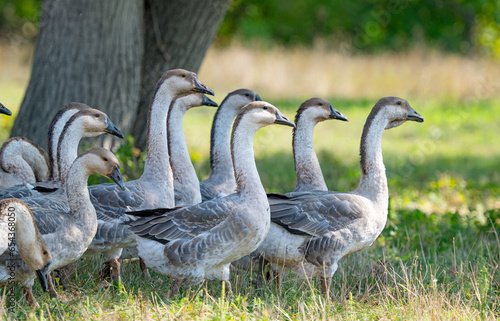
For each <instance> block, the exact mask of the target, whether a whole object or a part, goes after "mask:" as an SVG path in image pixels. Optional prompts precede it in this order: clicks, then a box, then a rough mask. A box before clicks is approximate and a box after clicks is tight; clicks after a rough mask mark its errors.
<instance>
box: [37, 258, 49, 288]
mask: <svg viewBox="0 0 500 321" xmlns="http://www.w3.org/2000/svg"><path fill="white" fill-rule="evenodd" d="M50 263H52V261H50V262H49V263H47V264H46V265H45V266H44V267H43V268H41V269H40V270H37V271H36V276H37V277H38V281H40V285H41V286H42V290H43V292H47V289H48V283H47V274H48V273H47V270H48V269H49V265H50Z"/></svg>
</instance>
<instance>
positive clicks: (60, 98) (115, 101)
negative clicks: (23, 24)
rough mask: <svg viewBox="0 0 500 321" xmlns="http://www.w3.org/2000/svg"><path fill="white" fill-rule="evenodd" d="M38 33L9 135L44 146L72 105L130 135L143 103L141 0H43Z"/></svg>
mask: <svg viewBox="0 0 500 321" xmlns="http://www.w3.org/2000/svg"><path fill="white" fill-rule="evenodd" d="M39 30H40V33H39V35H38V38H37V45H36V48H35V55H34V60H33V70H32V74H31V79H30V82H29V85H28V89H27V91H26V94H25V97H24V100H23V103H22V105H21V109H20V111H19V115H18V116H17V119H16V121H15V123H14V128H13V130H12V133H11V135H21V136H25V137H28V138H29V139H31V140H33V141H34V142H35V143H38V144H40V145H42V146H45V147H46V146H47V128H48V125H49V123H50V121H51V119H52V117H53V116H54V114H55V113H56V112H57V110H59V109H60V108H62V107H63V106H64V105H66V104H67V103H69V102H72V101H77V102H82V103H85V104H87V105H89V106H91V107H94V108H97V109H99V110H102V111H103V112H105V113H107V114H108V116H109V117H110V118H111V120H112V121H113V122H114V123H115V124H116V125H117V126H118V127H119V128H120V130H122V131H124V132H127V131H129V130H130V127H131V123H132V121H133V116H134V115H135V113H136V112H137V106H138V102H139V88H140V82H141V62H142V61H141V59H142V57H143V43H144V41H143V0H127V1H122V0H106V1H102V0H73V1H71V0H45V1H44V3H43V6H42V16H41V21H40V28H39Z"/></svg>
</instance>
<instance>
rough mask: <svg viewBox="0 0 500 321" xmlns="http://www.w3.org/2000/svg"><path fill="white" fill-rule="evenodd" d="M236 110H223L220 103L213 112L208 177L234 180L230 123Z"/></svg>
mask: <svg viewBox="0 0 500 321" xmlns="http://www.w3.org/2000/svg"><path fill="white" fill-rule="evenodd" d="M236 114H237V111H236V110H232V109H230V110H225V109H224V108H223V105H221V106H220V107H219V108H218V109H217V112H216V113H215V116H214V120H213V125H212V130H211V135H210V136H211V137H210V177H216V178H219V179H220V180H233V181H234V180H235V178H234V171H232V170H231V169H232V168H233V160H232V158H231V149H230V146H231V144H230V138H231V124H232V122H233V119H234V117H236Z"/></svg>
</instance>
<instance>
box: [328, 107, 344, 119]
mask: <svg viewBox="0 0 500 321" xmlns="http://www.w3.org/2000/svg"><path fill="white" fill-rule="evenodd" d="M330 118H331V119H338V120H342V121H349V119H348V118H347V117H346V116H344V115H343V114H342V113H341V112H340V111H338V110H337V109H335V108H334V107H333V106H332V105H330Z"/></svg>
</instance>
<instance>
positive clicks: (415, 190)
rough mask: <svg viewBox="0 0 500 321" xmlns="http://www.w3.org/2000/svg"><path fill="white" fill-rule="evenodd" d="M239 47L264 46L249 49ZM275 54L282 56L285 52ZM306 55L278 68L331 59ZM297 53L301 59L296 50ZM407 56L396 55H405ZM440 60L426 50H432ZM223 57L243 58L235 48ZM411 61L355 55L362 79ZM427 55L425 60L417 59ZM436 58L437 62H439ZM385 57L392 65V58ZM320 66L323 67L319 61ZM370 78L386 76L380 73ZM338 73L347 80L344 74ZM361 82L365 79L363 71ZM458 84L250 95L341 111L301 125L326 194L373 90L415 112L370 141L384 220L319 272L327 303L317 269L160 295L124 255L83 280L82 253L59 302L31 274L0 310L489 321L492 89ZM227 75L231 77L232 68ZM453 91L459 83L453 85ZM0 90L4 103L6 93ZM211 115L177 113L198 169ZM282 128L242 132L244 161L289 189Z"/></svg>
mask: <svg viewBox="0 0 500 321" xmlns="http://www.w3.org/2000/svg"><path fill="white" fill-rule="evenodd" d="M229 50H236V51H237V50H241V48H236V49H234V48H230V49H229ZM246 54H248V55H250V56H252V55H253V56H259V55H264V54H263V53H262V52H257V53H246ZM270 55H271V57H273V56H272V55H277V54H276V53H270ZM284 55H285V56H282V60H285V58H287V57H288V56H287V55H292V53H288V54H284ZM312 56H313V57H312V58H311V60H307V61H302V60H301V62H300V63H299V62H298V60H297V61H295V60H293V59H292V58H290V59H291V60H289V61H288V65H289V66H302V65H310V66H315V65H313V60H318V59H319V60H321V59H323V60H321V61H330V60H329V59H332V58H331V57H328V56H321V57H319V56H314V55H312ZM259 57H267V56H259ZM302 57H303V59H306V58H304V57H305V56H304V55H303V56H302ZM318 57H319V58H318ZM408 57H409V58H408V59H410V58H411V57H412V55H408ZM415 57H419V56H415ZM433 57H434V56H433ZM226 58H227V57H226ZM288 58H289V57H288ZM320 58H321V59H320ZM441 58H442V57H441ZM441 58H439V57H438V56H435V57H434V58H433V59H434V60H439V59H441ZM210 59H212V60H210ZM217 59H219V57H218V56H217V55H216V53H214V52H211V53H209V55H208V57H207V61H206V62H205V64H204V67H203V68H202V71H201V72H200V78H201V79H203V81H204V82H205V83H207V84H208V85H209V86H211V83H210V81H209V80H206V79H205V78H207V77H209V75H210V74H209V68H208V67H207V64H208V63H209V62H210V61H212V62H213V63H214V64H215V62H216V61H217ZM234 59H235V60H238V59H239V60H238V61H245V60H244V59H243V60H242V59H241V57H236V58H234ZM269 59H271V58H269ZM275 59H276V58H275ZM297 59H298V58H297ZM342 59H347V58H345V57H344V58H342ZM356 59H361V58H359V57H358V58H353V59H352V63H353V64H352V66H353V67H352V68H353V72H355V71H356V70H357V69H356V68H358V67H356V63H359V60H358V61H357V60H356ZM364 59H368V58H366V57H365V58H364ZM413 59H414V60H412V61H405V60H404V59H403V58H399V59H397V58H394V59H391V58H390V57H388V56H382V57H373V62H372V63H373V64H372V65H370V66H371V67H370V66H368V62H366V63H367V65H366V66H365V68H366V70H367V73H368V74H370V77H375V76H373V75H372V74H371V70H375V69H377V68H380V67H379V66H377V62H378V63H382V62H383V61H385V62H387V61H391V62H392V63H393V64H394V65H397V64H399V66H400V67H401V68H403V69H404V68H406V69H408V70H413V71H414V72H417V71H418V69H419V66H420V65H419V63H423V62H422V58H413ZM454 59H458V60H460V61H462V60H461V59H464V58H458V57H455V58H453V57H452V58H449V59H444V58H443V59H442V60H441V63H435V64H434V65H431V66H433V67H432V68H430V70H429V72H430V73H435V72H436V71H435V69H439V68H442V69H441V70H442V71H443V72H445V70H448V71H449V73H450V74H449V75H458V74H459V73H460V72H463V71H457V70H453V68H452V67H450V66H454V64H455V63H456V61H455V60H454ZM434 60H432V59H430V61H431V62H432V61H434ZM276 61H278V60H276ZM446 61H448V63H449V65H445V64H446ZM454 61H455V62H454ZM341 62H343V61H341ZM412 62H413V63H414V64H412ZM462 62H463V64H465V66H470V65H474V66H476V67H477V66H478V64H480V65H488V64H489V62H484V61H479V62H478V61H472V60H463V61H462ZM281 63H282V62H281V61H280V62H279V63H277V65H280V64H281ZM347 64H348V63H347V62H344V63H343V68H348V65H347ZM285 65H286V63H285ZM407 65H408V66H407ZM252 66H253V65H252ZM489 66H491V67H490V70H489V71H484V70H481V69H478V68H476V69H474V68H472V69H474V72H472V71H471V73H473V76H471V77H472V78H473V77H478V78H481V77H483V78H481V79H493V78H488V77H490V76H491V75H494V74H495V73H496V72H498V69H495V67H493V64H491V65H489ZM276 68H278V67H276ZM310 68H313V67H310ZM314 68H316V67H314ZM370 68H372V69H370ZM390 68H394V69H395V70H397V69H398V68H397V66H394V67H390ZM447 68H448V69H447ZM457 69H458V68H457ZM326 70H328V71H330V67H328V68H327V69H326ZM384 70H386V69H384ZM384 70H382V69H381V72H385V71H384ZM478 70H479V71H478ZM273 71H274V74H275V75H276V74H279V69H273ZM228 72H231V71H228ZM480 72H484V74H480ZM488 72H489V73H488ZM405 75H406V72H405ZM417 76H418V77H416V79H421V78H422V76H421V75H420V74H418V75H417ZM441 76H442V77H443V78H442V79H444V80H442V81H438V82H433V86H428V87H426V88H431V87H432V90H433V91H434V90H438V89H436V88H445V87H446V86H450V85H449V84H448V85H446V84H440V82H443V81H445V82H446V81H447V80H450V81H449V83H454V82H455V81H457V80H455V78H453V77H450V76H449V79H448V78H447V77H446V76H445V75H441ZM245 77H246V76H244V77H243V78H244V79H247V78H245ZM248 77H250V76H248ZM252 77H253V76H252ZM252 77H250V78H248V79H253V78H252ZM266 77H267V78H269V76H266ZM266 77H264V78H266ZM280 77H281V76H280ZM380 77H381V78H380V79H382V80H383V79H387V75H386V74H385V73H383V75H382V76H380ZM229 78H231V77H229ZM344 78H345V79H349V80H350V81H352V79H351V76H349V74H348V73H347V74H346V75H345V76H344ZM469 78H470V77H469ZM1 79H3V78H2V77H1V76H0V81H1ZM26 79H27V78H26ZM279 79H282V78H279ZM405 79H406V78H405ZM440 79H441V78H440ZM496 79H500V78H496ZM229 80H230V79H229ZM372 80H373V82H374V83H379V82H378V81H377V78H376V77H375V78H373V79H372ZM252 81H253V80H252ZM283 81H285V80H283ZM314 81H316V80H314V79H312V80H310V81H309V82H307V83H308V84H309V83H314ZM387 81H388V80H387ZM404 81H408V80H404ZM404 81H403V82H404ZM468 82H469V80H466V81H464V82H461V84H462V85H460V86H458V85H457V86H458V87H457V88H459V89H457V91H453V90H455V89H453V90H451V91H449V92H447V93H446V94H445V95H440V94H437V93H434V94H432V92H429V90H430V89H429V90H428V94H425V90H424V91H422V92H418V88H420V87H419V86H415V88H416V89H415V91H413V92H411V90H409V89H408V90H406V89H405V88H406V87H405V86H404V85H401V86H402V87H397V86H396V84H398V82H397V81H395V82H389V85H387V84H386V85H385V86H386V89H384V90H382V89H380V90H379V91H375V93H374V92H371V90H372V89H370V90H368V91H367V92H362V93H361V94H359V95H356V97H368V98H365V99H359V98H353V97H351V96H350V95H351V94H349V91H346V92H344V94H341V93H339V92H336V91H335V90H336V89H332V93H331V94H328V95H322V94H321V93H320V92H315V91H314V88H313V87H307V86H309V85H307V86H306V88H305V89H303V91H302V92H300V91H299V92H294V93H295V94H290V95H289V97H287V98H284V97H283V95H282V94H280V89H276V92H277V94H276V95H271V94H270V93H269V92H270V91H272V90H274V89H272V88H271V89H269V91H268V92H266V91H265V90H264V92H263V93H262V95H261V96H262V98H263V99H264V100H268V101H269V102H271V103H273V104H274V105H276V106H277V107H278V108H280V109H281V110H282V111H283V112H284V113H285V114H286V115H288V116H290V117H293V116H294V112H295V110H296V109H297V108H298V106H299V104H300V102H301V101H302V100H304V99H306V98H309V97H311V96H314V95H321V96H322V97H324V98H327V99H329V100H330V102H331V103H332V104H333V105H334V106H335V107H336V108H337V109H339V110H340V111H341V112H342V113H344V114H345V115H346V116H347V117H349V119H350V122H349V123H342V122H335V121H327V122H324V123H321V124H319V125H318V126H317V128H316V131H315V147H316V150H317V153H318V156H319V159H320V163H321V165H322V169H323V173H324V176H325V178H326V182H327V185H328V186H329V188H330V189H332V190H338V191H348V190H352V189H354V188H356V186H357V183H358V180H359V177H360V174H359V163H358V162H359V151H358V149H359V138H360V135H361V130H362V126H363V123H364V121H365V119H366V116H367V115H368V113H369V110H370V108H371V107H372V106H373V104H374V103H375V102H376V99H378V98H379V97H381V96H382V95H385V92H386V91H389V89H390V90H391V92H390V93H389V92H388V93H387V94H392V95H400V96H402V97H404V98H407V99H408V100H409V102H410V104H411V105H412V107H414V108H415V109H416V110H417V111H418V112H419V113H420V114H422V115H423V116H424V118H425V122H424V123H422V124H417V123H413V122H409V123H406V124H404V125H402V126H401V127H399V128H396V129H392V130H390V131H387V132H386V133H385V134H384V138H383V152H384V160H385V165H386V168H387V176H388V179H389V190H390V210H389V219H388V224H387V226H386V228H385V229H384V231H383V233H382V235H381V236H380V237H379V238H378V239H377V241H376V242H375V243H374V244H373V246H372V247H370V248H368V249H365V250H363V251H361V252H358V253H355V254H353V255H351V256H349V257H347V258H344V259H343V260H342V262H341V265H340V268H339V270H338V271H337V273H336V274H335V276H334V278H333V283H332V291H331V300H329V301H328V300H325V298H323V297H322V296H321V295H320V294H319V290H318V289H319V287H318V284H317V282H318V280H317V279H312V280H310V281H308V282H298V281H296V280H295V279H294V278H293V276H291V275H286V273H285V276H284V280H283V283H282V286H281V287H277V285H276V283H270V284H264V285H262V286H260V287H254V286H253V285H252V283H251V281H252V278H253V277H255V275H252V274H251V273H249V272H241V271H233V273H232V276H231V282H232V284H233V293H232V294H230V295H229V296H228V297H224V296H222V293H223V291H222V289H221V285H220V284H218V283H216V282H211V281H210V282H206V283H204V284H202V285H200V286H199V287H192V288H191V289H183V290H182V291H181V295H180V296H179V297H177V298H175V299H173V300H167V299H166V295H167V294H168V291H169V289H170V281H169V280H167V279H165V278H164V277H162V276H160V275H158V274H156V273H154V272H152V276H153V281H152V282H147V281H145V280H144V278H143V277H142V275H141V272H140V270H139V268H138V264H137V263H136V262H124V266H123V269H122V272H123V273H122V280H123V283H122V284H121V285H115V286H113V287H107V286H106V284H103V283H101V282H100V281H99V280H98V279H97V271H98V270H99V269H100V266H101V264H102V260H101V259H100V258H84V259H83V260H81V261H79V262H78V268H77V269H75V271H76V272H75V273H74V274H73V275H72V276H71V280H72V282H71V286H70V291H68V292H66V293H64V296H65V297H66V300H65V302H63V300H50V299H49V298H48V295H47V294H43V293H42V292H41V289H40V287H39V285H36V286H35V297H36V298H37V299H38V301H39V302H40V303H41V305H42V308H41V309H39V310H31V309H29V308H28V307H27V306H26V304H25V302H24V300H23V299H21V291H20V289H19V288H16V289H15V291H16V297H17V298H20V300H19V301H18V302H16V305H15V307H14V310H15V311H14V314H12V313H10V312H7V311H3V312H2V315H3V316H4V317H5V318H6V319H24V318H27V319H33V320H36V319H69V320H74V319H97V320H117V319H118V320H121V319H130V318H134V319H166V320H169V319H172V320H174V319H175V320H179V319H215V320H233V319H235V320H236V319H257V320H311V319H325V320H326V319H331V320H346V319H347V320H357V319H369V320H371V319H376V320H379V319H386V320H394V319H405V320H408V319H410V320H435V319H444V320H469V319H471V320H476V319H482V320H483V319H486V320H496V319H498V318H500V267H499V262H500V237H499V232H500V198H499V197H498V195H500V190H499V189H500V188H499V187H500V174H499V173H500V171H499V169H500V148H499V147H498V130H499V129H500V118H498V117H497V115H498V114H499V113H500V97H498V96H496V95H495V94H489V95H483V94H481V93H480V92H479V93H478V92H476V93H475V92H474V90H475V89H474V88H476V89H477V88H479V87H477V85H476V86H474V84H472V85H470V86H469V85H467V83H468ZM214 83H215V81H214ZM222 83H223V82H222ZM234 83H239V82H235V81H234V79H233V84H234ZM215 84H216V86H221V87H220V88H214V89H215V90H216V92H221V93H225V92H228V91H230V90H233V89H235V88H227V87H223V84H220V83H215ZM251 84H252V82H251V81H249V82H247V83H244V84H241V86H242V87H243V86H247V87H250V88H255V87H252V86H251ZM362 84H364V82H361V85H359V86H357V89H358V90H359V91H362V90H363V85H362ZM216 86H214V87H216ZM269 86H270V85H269ZM289 86H292V85H289ZM398 86H399V85H398ZM440 86H443V87H440ZM492 86H493V85H492ZM211 87H212V86H211ZM262 87H264V86H262ZM262 87H261V88H262ZM403 87H405V88H403ZM0 88H1V87H0ZM293 88H298V87H293ZM332 88H334V87H332ZM398 88H403V89H404V90H403V89H401V90H398ZM481 88H482V87H481ZM257 89H258V88H257ZM392 90H393V91H392ZM405 90H406V91H405ZM462 91H463V92H465V93H466V94H465V95H459V94H457V93H460V92H462ZM21 92H22V91H21ZM353 92H354V90H353ZM497 92H498V91H497ZM352 95H353V96H354V94H352ZM497 95H498V94H497ZM223 96H224V94H221V95H220V96H219V95H217V96H216V98H218V99H219V100H221V99H222V98H223ZM374 96H375V97H376V98H373V97H374ZM9 97H11V98H9V99H11V101H13V102H14V101H16V99H17V98H12V96H9ZM339 97H343V98H339ZM416 97H418V98H416ZM9 107H10V106H9ZM14 109H15V108H14ZM213 113H214V110H213V109H210V108H198V109H195V110H192V111H190V112H188V114H187V115H186V118H185V121H184V126H185V132H186V133H189V135H188V144H189V148H190V152H191V156H192V160H193V162H194V164H195V167H196V168H197V171H198V174H199V176H200V178H205V177H206V176H207V175H208V148H209V147H208V139H207V137H209V131H210V121H207V119H209V118H210V117H211V116H212V115H213ZM290 139H291V129H290V128H285V127H280V126H272V127H268V128H265V129H263V130H261V131H260V132H259V133H258V135H257V137H256V138H255V154H256V158H257V165H258V169H259V172H260V175H261V179H262V182H263V184H264V186H265V187H266V190H268V191H277V192H287V191H290V190H292V189H293V185H294V179H295V175H294V171H293V160H292V157H291V141H290ZM132 141H133V140H132V139H131V138H129V144H127V145H125V146H122V147H121V149H120V151H119V156H120V158H121V161H122V164H123V166H124V167H126V168H127V173H126V175H127V176H128V178H129V179H131V178H133V177H134V176H136V175H137V174H138V173H140V171H141V159H140V157H139V159H136V158H134V155H135V156H137V155H138V154H140V151H137V150H136V149H134V148H133V143H132ZM93 180H94V181H96V178H93ZM221 296H222V297H221ZM4 298H5V297H4ZM3 306H5V305H3Z"/></svg>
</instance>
